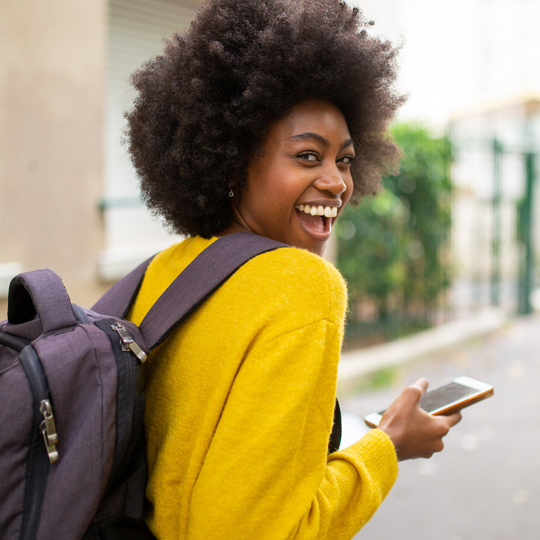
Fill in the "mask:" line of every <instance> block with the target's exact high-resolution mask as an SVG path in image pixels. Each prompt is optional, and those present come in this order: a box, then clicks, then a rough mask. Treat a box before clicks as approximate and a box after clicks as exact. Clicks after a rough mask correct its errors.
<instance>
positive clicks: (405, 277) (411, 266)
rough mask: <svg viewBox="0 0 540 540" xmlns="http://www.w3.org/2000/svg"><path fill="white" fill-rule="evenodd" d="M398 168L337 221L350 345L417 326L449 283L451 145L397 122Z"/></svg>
mask: <svg viewBox="0 0 540 540" xmlns="http://www.w3.org/2000/svg"><path fill="white" fill-rule="evenodd" d="M393 134H394V137H395V139H396V141H397V143H398V144H399V145H400V146H401V148H402V149H403V152H404V159H403V161H402V163H401V168H400V172H399V174H398V175H396V176H391V177H389V178H386V179H385V181H384V183H383V186H384V191H383V192H382V193H381V194H379V195H377V196H376V197H368V198H366V199H364V201H362V203H361V204H360V205H359V207H357V208H352V207H349V208H347V209H346V210H345V211H344V213H343V215H342V217H341V219H340V221H339V222H338V262H337V264H338V268H339V269H340V270H341V272H342V274H343V275H344V277H345V279H346V280H347V282H348V285H349V305H350V307H351V320H350V321H349V324H348V326H347V338H348V341H349V346H351V345H357V346H358V345H369V344H372V343H376V342H381V341H386V340H388V339H393V338H395V337H399V336H400V335H403V334H406V333H410V332H412V331H414V330H416V329H418V328H425V327H426V326H429V325H430V324H432V322H433V321H434V317H435V314H436V311H437V302H438V299H439V297H440V296H441V293H442V292H443V291H444V290H445V288H447V287H448V285H449V267H450V262H449V256H448V249H447V240H448V235H449V231H450V225H451V213H450V210H451V183H450V178H449V165H450V161H451V149H450V144H449V142H448V139H447V138H446V137H433V136H431V135H430V134H429V133H428V132H427V131H426V130H425V129H423V128H421V127H419V126H415V125H410V124H402V125H398V126H396V127H395V128H394V130H393Z"/></svg>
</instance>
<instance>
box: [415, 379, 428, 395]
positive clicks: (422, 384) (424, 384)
mask: <svg viewBox="0 0 540 540" xmlns="http://www.w3.org/2000/svg"><path fill="white" fill-rule="evenodd" d="M428 385H429V383H428V381H427V379H426V378H424V377H420V378H419V379H418V380H417V381H414V382H413V383H412V384H411V386H412V387H413V388H418V390H420V392H422V395H424V394H425V393H426V390H427V388H428Z"/></svg>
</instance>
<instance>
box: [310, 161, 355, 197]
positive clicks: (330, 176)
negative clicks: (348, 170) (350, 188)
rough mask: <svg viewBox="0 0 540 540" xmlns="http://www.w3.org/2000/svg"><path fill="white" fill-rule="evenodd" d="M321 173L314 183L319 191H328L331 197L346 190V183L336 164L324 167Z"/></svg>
mask: <svg viewBox="0 0 540 540" xmlns="http://www.w3.org/2000/svg"><path fill="white" fill-rule="evenodd" d="M322 172H323V174H322V175H321V176H319V178H317V180H316V181H315V183H314V184H315V187H316V188H317V189H318V190H319V191H329V192H330V193H332V195H341V194H342V193H343V192H345V191H346V190H347V183H346V182H345V180H344V178H343V175H342V172H341V171H340V170H339V169H338V167H337V165H336V164H332V165H329V166H328V167H325V168H324V170H323V171H322Z"/></svg>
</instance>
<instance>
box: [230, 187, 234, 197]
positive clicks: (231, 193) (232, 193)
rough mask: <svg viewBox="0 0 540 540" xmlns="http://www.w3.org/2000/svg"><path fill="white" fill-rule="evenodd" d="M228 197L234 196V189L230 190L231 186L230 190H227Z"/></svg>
mask: <svg viewBox="0 0 540 540" xmlns="http://www.w3.org/2000/svg"><path fill="white" fill-rule="evenodd" d="M229 197H231V199H232V198H233V197H234V191H233V190H232V188H231V191H229Z"/></svg>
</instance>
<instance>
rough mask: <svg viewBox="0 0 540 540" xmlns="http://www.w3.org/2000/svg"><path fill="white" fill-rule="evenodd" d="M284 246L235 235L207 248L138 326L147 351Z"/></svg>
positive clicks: (249, 234)
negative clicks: (249, 266)
mask: <svg viewBox="0 0 540 540" xmlns="http://www.w3.org/2000/svg"><path fill="white" fill-rule="evenodd" d="M281 247H290V246H288V245H287V244H282V243H281V242H276V241H275V240H271V239H269V238H265V237H264V236H258V235H256V234H251V233H244V232H242V233H234V234H229V235H227V236H223V237H221V238H219V239H218V240H216V241H215V242H213V243H212V244H210V245H209V246H208V247H207V248H206V249H205V250H204V251H203V252H201V253H200V254H199V256H198V257H196V258H195V260H193V261H192V262H191V264H189V265H188V266H187V268H186V269H185V270H184V271H183V272H182V273H181V274H180V275H179V276H178V277H177V278H176V279H175V280H174V281H173V282H172V283H171V285H169V287H168V288H167V290H166V291H165V292H164V293H163V294H162V295H161V296H160V297H159V298H158V299H157V301H156V303H155V304H154V305H153V306H152V308H151V309H150V311H149V312H148V313H147V314H146V317H145V318H144V320H143V321H142V323H141V324H140V326H139V328H140V330H141V334H142V335H143V338H144V340H145V342H146V345H147V346H148V349H149V350H152V349H153V348H155V347H157V346H158V345H159V344H160V343H161V342H162V341H163V340H164V339H165V338H166V337H167V336H168V335H169V334H170V333H171V332H172V331H173V330H174V329H175V328H176V327H177V326H178V325H179V324H180V323H181V322H182V321H183V320H184V319H185V318H186V317H187V316H188V315H190V314H191V313H192V312H193V311H194V310H195V308H197V307H198V306H199V305H200V304H201V303H202V302H203V301H204V300H205V299H206V298H208V297H209V296H210V295H211V294H212V293H213V292H214V291H215V290H216V289H217V288H219V286H220V285H221V284H222V283H224V282H225V281H226V280H227V279H228V278H229V277H230V276H232V275H233V274H234V273H235V272H236V270H238V268H240V267H241V266H242V265H243V264H245V263H246V262H248V261H249V260H250V259H252V258H253V257H255V256H257V255H259V254H261V253H265V252H268V251H272V250H274V249H277V248H281Z"/></svg>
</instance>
